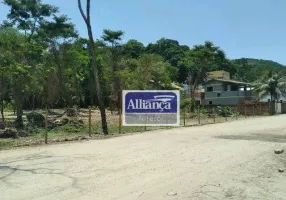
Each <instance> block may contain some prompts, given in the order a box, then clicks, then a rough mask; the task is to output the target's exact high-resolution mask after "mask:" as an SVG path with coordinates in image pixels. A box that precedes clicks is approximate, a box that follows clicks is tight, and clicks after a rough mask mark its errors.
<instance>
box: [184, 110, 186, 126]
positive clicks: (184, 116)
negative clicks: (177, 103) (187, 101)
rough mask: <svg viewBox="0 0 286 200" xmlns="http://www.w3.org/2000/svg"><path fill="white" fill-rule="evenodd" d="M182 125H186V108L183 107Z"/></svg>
mask: <svg viewBox="0 0 286 200" xmlns="http://www.w3.org/2000/svg"><path fill="white" fill-rule="evenodd" d="M184 126H186V108H184Z"/></svg>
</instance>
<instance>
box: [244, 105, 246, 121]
mask: <svg viewBox="0 0 286 200" xmlns="http://www.w3.org/2000/svg"><path fill="white" fill-rule="evenodd" d="M244 116H245V118H246V104H244Z"/></svg>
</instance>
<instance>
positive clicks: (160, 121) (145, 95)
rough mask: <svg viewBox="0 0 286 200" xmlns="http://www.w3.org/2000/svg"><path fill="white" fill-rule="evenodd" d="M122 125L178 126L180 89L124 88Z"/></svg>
mask: <svg viewBox="0 0 286 200" xmlns="http://www.w3.org/2000/svg"><path fill="white" fill-rule="evenodd" d="M122 95H123V97H122V99H123V101H122V103H123V105H122V111H123V118H122V119H123V126H179V125H180V91H178V90H124V91H123V93H122Z"/></svg>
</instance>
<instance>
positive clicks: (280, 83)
mask: <svg viewBox="0 0 286 200" xmlns="http://www.w3.org/2000/svg"><path fill="white" fill-rule="evenodd" d="M254 88H255V89H254V90H255V91H256V92H258V95H259V99H261V98H264V97H266V96H268V95H270V98H271V101H278V100H279V99H280V98H281V97H286V77H282V76H279V75H278V74H274V75H273V74H272V73H268V75H267V76H266V77H264V78H263V79H262V80H261V81H260V82H259V83H256V84H254Z"/></svg>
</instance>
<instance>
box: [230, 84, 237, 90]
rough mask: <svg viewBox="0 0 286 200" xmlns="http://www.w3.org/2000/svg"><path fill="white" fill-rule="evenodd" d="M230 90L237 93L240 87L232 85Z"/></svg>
mask: <svg viewBox="0 0 286 200" xmlns="http://www.w3.org/2000/svg"><path fill="white" fill-rule="evenodd" d="M230 90H231V91H237V90H238V85H232V86H231V87H230Z"/></svg>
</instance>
